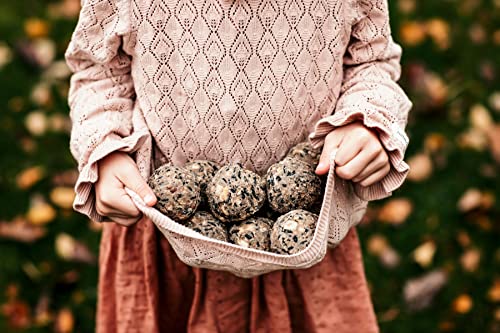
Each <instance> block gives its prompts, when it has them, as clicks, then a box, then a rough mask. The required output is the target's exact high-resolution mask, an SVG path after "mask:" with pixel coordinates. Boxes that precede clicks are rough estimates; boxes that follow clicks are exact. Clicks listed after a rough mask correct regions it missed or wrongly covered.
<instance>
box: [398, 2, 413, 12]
mask: <svg viewBox="0 0 500 333" xmlns="http://www.w3.org/2000/svg"><path fill="white" fill-rule="evenodd" d="M416 7H417V4H416V2H415V0H400V1H398V9H399V12H401V13H404V14H410V13H412V12H414V11H415V8H416Z"/></svg>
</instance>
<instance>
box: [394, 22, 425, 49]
mask: <svg viewBox="0 0 500 333" xmlns="http://www.w3.org/2000/svg"><path fill="white" fill-rule="evenodd" d="M399 34H400V37H401V41H402V43H403V44H405V45H407V46H417V45H419V44H421V43H422V42H423V41H424V39H425V37H426V34H425V26H424V25H423V24H422V23H420V22H416V21H409V22H405V23H403V24H402V25H401V26H400V30H399Z"/></svg>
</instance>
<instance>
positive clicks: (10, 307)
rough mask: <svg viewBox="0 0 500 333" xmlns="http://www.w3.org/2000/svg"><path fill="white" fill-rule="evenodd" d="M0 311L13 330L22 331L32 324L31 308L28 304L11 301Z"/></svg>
mask: <svg viewBox="0 0 500 333" xmlns="http://www.w3.org/2000/svg"><path fill="white" fill-rule="evenodd" d="M0 310H1V311H0V313H1V314H2V315H3V316H4V317H5V318H6V319H7V323H8V325H9V326H10V327H11V328H14V329H16V330H22V329H26V328H27V327H28V326H29V325H30V324H31V318H30V307H29V305H28V304H27V303H26V302H23V301H19V300H11V301H9V302H7V303H5V304H3V305H2V307H1V308H0Z"/></svg>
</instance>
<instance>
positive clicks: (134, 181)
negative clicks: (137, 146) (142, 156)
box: [117, 161, 156, 207]
mask: <svg viewBox="0 0 500 333" xmlns="http://www.w3.org/2000/svg"><path fill="white" fill-rule="evenodd" d="M117 176H118V179H119V180H120V181H121V182H122V183H123V185H124V186H126V187H128V188H130V189H131V190H132V191H134V192H135V193H137V194H138V195H139V196H140V197H141V198H142V199H143V200H144V202H145V203H146V205H148V206H151V207H152V206H154V205H155V204H156V196H155V194H154V192H153V190H152V189H151V188H150V187H149V185H148V183H147V182H146V181H145V180H144V178H142V176H141V174H140V173H139V169H138V168H137V166H136V164H135V163H134V162H133V161H132V163H131V164H129V165H128V166H127V167H126V168H123V170H122V171H121V172H119V173H118V174H117ZM129 202H132V201H131V200H130V198H129Z"/></svg>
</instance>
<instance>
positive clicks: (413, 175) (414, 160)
mask: <svg viewBox="0 0 500 333" xmlns="http://www.w3.org/2000/svg"><path fill="white" fill-rule="evenodd" d="M408 165H409V166H410V172H409V173H408V179H409V180H411V181H414V182H421V181H424V180H426V179H429V177H430V176H431V174H432V169H433V167H432V160H431V158H430V157H429V155H427V154H425V153H420V154H417V155H414V156H412V157H410V158H409V159H408Z"/></svg>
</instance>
